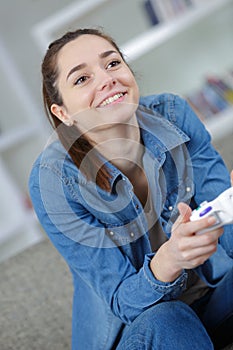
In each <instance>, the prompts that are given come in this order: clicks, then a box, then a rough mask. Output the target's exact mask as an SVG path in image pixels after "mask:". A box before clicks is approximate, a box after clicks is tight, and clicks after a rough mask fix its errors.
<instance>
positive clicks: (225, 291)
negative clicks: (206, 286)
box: [117, 270, 233, 350]
mask: <svg viewBox="0 0 233 350" xmlns="http://www.w3.org/2000/svg"><path fill="white" fill-rule="evenodd" d="M232 329H233V270H231V271H230V272H229V273H228V274H227V275H226V276H225V277H224V279H223V281H222V282H221V284H220V285H219V286H218V287H217V288H215V289H213V290H211V292H209V293H208V294H207V295H206V296H205V297H203V298H201V299H200V300H198V301H197V302H195V303H194V304H193V305H192V306H191V307H190V306H188V305H186V304H184V303H182V302H180V301H168V302H161V303H159V304H157V305H155V306H153V307H151V308H150V309H148V310H146V311H145V312H143V313H142V314H141V315H140V316H138V317H137V318H136V319H135V321H134V322H133V323H132V324H131V325H130V326H127V327H126V328H125V330H124V331H123V334H122V338H121V340H120V342H119V344H118V346H117V350H170V349H171V350H174V349H179V350H190V349H192V350H200V349H201V350H211V349H215V350H216V349H222V348H223V347H224V346H226V345H227V344H228V343H230V342H232V341H233V336H232V333H233V332H232Z"/></svg>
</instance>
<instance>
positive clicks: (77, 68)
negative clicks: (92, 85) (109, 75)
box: [66, 50, 118, 80]
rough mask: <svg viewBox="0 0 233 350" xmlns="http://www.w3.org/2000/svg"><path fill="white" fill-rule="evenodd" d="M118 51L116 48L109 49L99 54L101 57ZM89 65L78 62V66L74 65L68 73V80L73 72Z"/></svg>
mask: <svg viewBox="0 0 233 350" xmlns="http://www.w3.org/2000/svg"><path fill="white" fill-rule="evenodd" d="M117 53H118V52H117V51H115V50H108V51H104V52H102V53H100V54H99V57H100V58H106V57H108V56H110V55H112V54H117ZM86 66H87V64H86V63H81V64H78V65H77V66H75V67H73V68H72V69H71V70H70V71H69V73H68V74H67V77H66V80H68V79H69V77H70V75H71V74H73V73H74V72H76V71H78V70H81V69H83V68H85V67H86Z"/></svg>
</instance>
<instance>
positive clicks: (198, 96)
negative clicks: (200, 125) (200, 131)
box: [185, 72, 233, 121]
mask: <svg viewBox="0 0 233 350" xmlns="http://www.w3.org/2000/svg"><path fill="white" fill-rule="evenodd" d="M185 97H186V99H187V101H188V102H189V104H190V105H191V106H192V107H193V109H194V110H195V112H196V113H197V115H198V116H199V117H200V119H201V120H203V121H204V120H206V119H209V118H211V117H213V116H215V115H217V114H219V113H221V112H222V111H224V110H226V109H227V108H229V107H231V106H233V72H229V73H228V74H227V75H226V76H225V77H223V78H219V77H217V76H214V75H211V76H207V77H206V78H205V81H204V83H203V85H202V87H201V88H200V89H199V90H197V91H194V92H193V93H190V94H188V95H186V96H185Z"/></svg>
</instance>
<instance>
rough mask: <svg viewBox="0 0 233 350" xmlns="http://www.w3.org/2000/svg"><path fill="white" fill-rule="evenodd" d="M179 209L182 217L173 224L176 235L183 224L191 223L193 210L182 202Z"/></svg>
mask: <svg viewBox="0 0 233 350" xmlns="http://www.w3.org/2000/svg"><path fill="white" fill-rule="evenodd" d="M177 208H178V210H179V213H180V215H179V216H178V218H177V219H176V221H175V222H174V224H173V227H172V233H174V232H175V231H176V229H177V228H178V227H179V226H180V225H181V224H184V223H186V222H189V219H190V215H191V213H192V210H191V208H190V207H189V206H188V205H187V204H185V203H183V202H180V203H179V204H178V206H177Z"/></svg>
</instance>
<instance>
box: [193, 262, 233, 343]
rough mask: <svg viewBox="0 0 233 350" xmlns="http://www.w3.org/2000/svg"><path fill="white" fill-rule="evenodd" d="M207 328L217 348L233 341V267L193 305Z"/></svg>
mask: <svg viewBox="0 0 233 350" xmlns="http://www.w3.org/2000/svg"><path fill="white" fill-rule="evenodd" d="M192 308H193V310H195V312H196V313H197V315H198V316H199V317H200V319H201V321H202V323H203V324H204V326H205V328H206V329H207V331H208V333H209V335H210V337H211V339H212V341H213V343H214V346H215V349H222V348H223V347H225V346H226V345H227V344H229V343H232V342H233V269H232V270H230V271H229V272H228V274H227V275H226V276H225V277H224V279H223V280H222V282H221V284H220V285H219V286H218V287H217V288H215V289H213V290H211V291H210V292H209V293H208V294H207V295H206V296H205V297H203V298H202V299H200V300H199V301H197V302H195V303H194V304H193V305H192Z"/></svg>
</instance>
